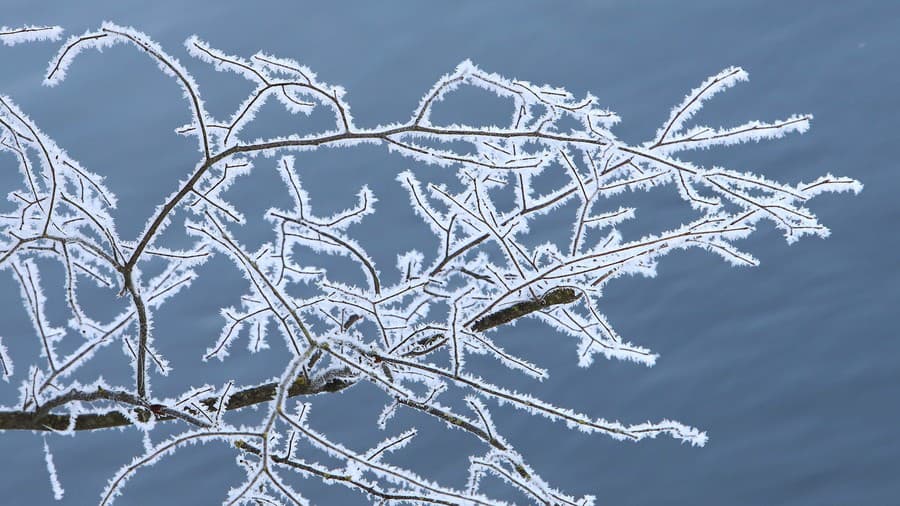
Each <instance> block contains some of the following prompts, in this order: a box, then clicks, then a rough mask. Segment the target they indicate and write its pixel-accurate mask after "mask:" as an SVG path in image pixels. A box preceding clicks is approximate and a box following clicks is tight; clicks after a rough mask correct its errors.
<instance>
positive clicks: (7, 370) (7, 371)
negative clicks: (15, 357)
mask: <svg viewBox="0 0 900 506" xmlns="http://www.w3.org/2000/svg"><path fill="white" fill-rule="evenodd" d="M0 374H3V381H5V382H7V383H9V378H11V377H12V375H13V362H12V359H11V358H9V351H7V349H6V346H3V337H2V336H0Z"/></svg>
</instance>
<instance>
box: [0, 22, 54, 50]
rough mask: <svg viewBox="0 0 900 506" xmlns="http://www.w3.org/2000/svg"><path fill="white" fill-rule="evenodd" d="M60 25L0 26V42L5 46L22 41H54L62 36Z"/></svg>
mask: <svg viewBox="0 0 900 506" xmlns="http://www.w3.org/2000/svg"><path fill="white" fill-rule="evenodd" d="M62 33H63V29H62V27H60V26H31V25H28V26H23V27H19V28H9V27H6V26H3V27H0V42H2V43H3V44H5V45H7V46H15V45H16V44H20V43H23V42H37V41H41V40H50V41H56V40H59V38H60V37H61V36H62Z"/></svg>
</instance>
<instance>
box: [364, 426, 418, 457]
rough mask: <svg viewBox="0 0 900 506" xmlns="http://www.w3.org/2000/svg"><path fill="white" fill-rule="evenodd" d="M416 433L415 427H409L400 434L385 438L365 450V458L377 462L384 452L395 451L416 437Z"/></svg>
mask: <svg viewBox="0 0 900 506" xmlns="http://www.w3.org/2000/svg"><path fill="white" fill-rule="evenodd" d="M417 433H418V431H416V429H409V430H407V431H404V432H403V433H402V434H399V435H397V436H394V437H390V438H387V439H385V440H384V441H382V442H380V443H378V444H377V445H375V447H374V448H372V449H371V450H369V451H368V452H366V460H368V461H369V462H378V461H379V460H381V457H383V456H384V455H385V454H387V453H390V452H394V451H397V450H399V449H401V448H403V447H404V446H406V445H408V444H409V443H410V442H411V441H412V440H413V438H415V437H416V434H417Z"/></svg>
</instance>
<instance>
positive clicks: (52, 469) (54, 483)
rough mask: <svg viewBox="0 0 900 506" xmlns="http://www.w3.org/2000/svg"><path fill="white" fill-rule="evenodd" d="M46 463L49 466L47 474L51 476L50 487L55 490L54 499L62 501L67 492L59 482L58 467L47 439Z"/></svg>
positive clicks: (45, 439)
mask: <svg viewBox="0 0 900 506" xmlns="http://www.w3.org/2000/svg"><path fill="white" fill-rule="evenodd" d="M44 462H45V463H46V464H47V474H49V475H50V486H51V487H52V489H53V498H54V499H56V500H57V501H61V500H62V498H63V495H64V494H65V493H66V491H65V490H64V489H63V487H62V484H60V482H59V476H58V475H57V473H56V465H54V464H53V454H52V453H50V446H49V445H48V444H47V438H46V437H45V438H44Z"/></svg>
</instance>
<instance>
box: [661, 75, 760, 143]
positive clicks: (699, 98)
mask: <svg viewBox="0 0 900 506" xmlns="http://www.w3.org/2000/svg"><path fill="white" fill-rule="evenodd" d="M748 78H749V76H748V74H747V73H746V72H745V71H744V69H742V68H740V67H728V68H727V69H725V70H723V71H722V72H719V73H718V74H716V75H715V76H712V77H710V78H709V79H707V80H706V81H704V82H703V84H701V85H700V86H699V87H697V88H694V89H693V90H691V92H690V93H688V95H687V96H686V97H684V101H683V102H682V103H681V104H679V105H678V106H677V107H675V108H674V109H672V114H671V115H670V116H669V120H668V121H667V122H666V123H665V125H664V126H663V127H661V128H660V129H659V130H657V132H656V142H657V143H661V142H664V141H665V140H666V139H667V138H668V137H669V136H671V135H674V134H677V133H678V132H679V131H680V130H681V127H682V126H683V125H684V123H685V122H686V121H688V120H689V119H691V117H693V116H694V114H696V112H697V111H699V110H700V108H701V107H702V106H703V102H705V101H706V100H707V99H709V98H711V97H712V96H713V95H715V94H716V93H719V92H720V91H725V90H727V89H728V88H730V87H732V86H734V85H735V84H737V83H739V82H741V81H746V80H747V79H748Z"/></svg>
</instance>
